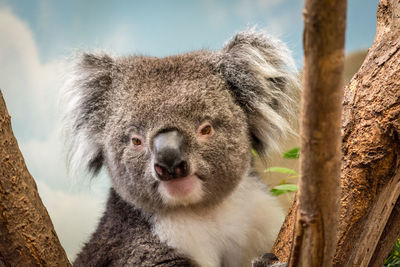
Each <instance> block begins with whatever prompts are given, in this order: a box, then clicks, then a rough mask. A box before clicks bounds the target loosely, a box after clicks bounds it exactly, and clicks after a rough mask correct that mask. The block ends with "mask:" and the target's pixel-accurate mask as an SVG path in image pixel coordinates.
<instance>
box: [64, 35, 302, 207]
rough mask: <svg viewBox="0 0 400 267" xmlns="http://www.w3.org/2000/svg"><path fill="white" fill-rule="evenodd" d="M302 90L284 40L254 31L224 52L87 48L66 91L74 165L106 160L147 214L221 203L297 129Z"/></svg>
mask: <svg viewBox="0 0 400 267" xmlns="http://www.w3.org/2000/svg"><path fill="white" fill-rule="evenodd" d="M298 89H299V84H298V81H297V76H296V72H295V68H294V64H293V63H292V60H291V58H290V55H289V52H288V51H287V49H286V48H285V46H284V45H283V44H282V43H280V42H278V41H276V40H273V39H271V38H270V37H267V36H265V35H263V34H262V33H257V32H254V31H245V32H241V33H238V34H237V35H236V36H235V37H234V38H233V39H232V40H231V41H230V42H228V44H227V45H226V46H225V47H224V48H223V49H222V50H221V51H213V52H210V51H196V52H191V53H187V54H182V55H176V56H169V57H165V58H155V57H144V56H130V57H110V56H108V55H105V54H84V55H82V56H81V57H80V59H79V62H78V64H77V66H76V69H75V73H74V79H73V82H72V83H71V84H70V85H69V86H68V87H67V90H65V91H64V100H65V102H66V103H67V106H66V114H65V117H64V119H65V125H66V133H67V136H66V137H67V139H66V140H67V145H68V148H69V157H70V162H71V165H72V167H75V166H76V165H83V166H84V167H86V168H87V169H88V170H89V171H91V172H93V173H94V174H96V173H97V172H98V171H99V170H100V169H101V168H102V167H103V166H105V167H106V169H107V171H108V173H109V176H110V178H111V181H112V185H113V188H114V189H115V190H116V192H117V193H118V194H119V195H120V196H121V197H122V198H123V199H124V200H125V201H127V202H128V203H131V204H133V205H135V206H136V207H139V208H141V209H143V210H146V211H150V212H163V211H166V210H171V209H181V208H185V207H192V208H193V207H205V206H210V205H215V204H217V203H219V202H220V201H221V200H223V199H224V198H225V197H226V196H228V195H229V194H230V193H231V192H232V191H233V190H234V189H235V188H236V187H237V185H238V183H239V182H240V180H241V179H242V178H243V177H244V176H245V174H246V172H248V171H249V169H250V162H251V149H252V148H254V149H255V150H256V151H257V152H258V153H259V154H260V155H261V156H262V157H265V156H266V155H267V154H268V152H269V151H270V150H271V148H272V149H273V148H275V147H276V146H277V144H278V143H279V139H280V137H282V136H283V135H284V134H285V133H287V132H288V131H290V124H289V120H290V118H291V117H293V113H294V112H295V107H296V105H297V101H296V99H295V96H296V95H297V91H298Z"/></svg>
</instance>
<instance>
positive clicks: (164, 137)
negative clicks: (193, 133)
mask: <svg viewBox="0 0 400 267" xmlns="http://www.w3.org/2000/svg"><path fill="white" fill-rule="evenodd" d="M183 141H184V140H183V136H182V134H180V133H179V132H178V131H177V130H171V131H167V132H162V133H159V134H157V135H156V136H155V137H154V154H155V160H154V170H155V171H156V173H157V176H158V178H159V179H160V180H163V181H168V180H172V179H176V178H180V177H185V176H186V175H188V173H189V166H188V163H187V160H186V158H185V157H184V153H183V146H184V142H183Z"/></svg>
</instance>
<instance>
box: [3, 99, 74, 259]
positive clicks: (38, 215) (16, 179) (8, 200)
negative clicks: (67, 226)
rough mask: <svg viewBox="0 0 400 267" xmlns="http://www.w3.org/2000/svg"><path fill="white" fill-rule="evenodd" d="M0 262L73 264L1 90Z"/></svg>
mask: <svg viewBox="0 0 400 267" xmlns="http://www.w3.org/2000/svg"><path fill="white" fill-rule="evenodd" d="M0 155H1V158H0V265H1V264H3V265H4V266H70V263H69V261H68V259H67V256H66V254H65V251H64V249H63V248H62V247H61V244H60V241H59V240H58V237H57V234H56V232H55V231H54V228H53V224H52V222H51V220H50V217H49V215H48V213H47V211H46V208H45V207H44V206H43V203H42V201H41V199H40V197H39V194H38V192H37V188H36V183H35V181H34V180H33V178H32V176H31V175H30V174H29V172H28V170H27V168H26V165H25V162H24V159H23V157H22V154H21V152H20V150H19V148H18V144H17V141H16V139H15V137H14V135H13V133H12V129H11V122H10V116H9V115H8V112H7V108H6V105H5V102H4V100H3V95H2V94H1V91H0Z"/></svg>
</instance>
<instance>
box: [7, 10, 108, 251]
mask: <svg viewBox="0 0 400 267" xmlns="http://www.w3.org/2000/svg"><path fill="white" fill-rule="evenodd" d="M0 40H1V41H0V66H1V71H0V88H1V90H2V92H3V94H4V98H5V100H6V104H7V107H8V111H9V113H10V115H11V117H12V123H13V127H14V134H15V135H16V137H17V139H18V141H19V144H20V148H21V151H22V153H23V155H24V157H25V160H26V163H27V166H28V169H29V170H30V172H31V173H32V175H33V177H34V178H35V179H36V182H37V184H38V189H39V193H40V195H41V197H42V200H43V202H44V204H45V205H46V207H47V208H48V211H49V214H50V216H51V218H52V220H53V223H54V226H55V228H56V231H57V234H58V236H59V238H60V240H61V242H62V245H63V246H64V248H65V249H66V251H67V254H68V255H69V257H70V258H73V257H74V255H75V253H76V252H77V251H78V250H79V248H80V246H81V244H82V243H83V242H84V240H86V239H87V237H88V235H89V234H90V233H91V232H92V231H94V229H95V226H96V224H97V221H98V218H99V216H100V215H101V213H102V210H103V208H102V207H103V206H104V199H105V198H106V197H105V192H106V191H107V188H108V187H109V184H108V182H107V180H106V179H104V178H103V179H100V181H96V182H98V184H96V183H94V184H93V185H92V187H91V188H88V186H87V184H86V185H84V186H83V189H81V190H80V191H78V190H77V186H71V182H70V181H69V180H68V178H67V175H66V168H65V164H64V160H63V156H62V144H61V141H60V137H59V135H58V129H59V128H58V127H57V124H56V122H57V98H58V88H60V87H61V83H62V79H61V77H62V74H63V72H65V69H66V66H67V64H66V62H65V61H64V60H62V59H61V60H54V61H51V62H46V63H43V62H41V61H40V57H39V53H38V49H37V45H36V42H35V39H34V35H33V34H32V32H31V30H30V28H29V26H28V25H27V24H26V23H24V22H23V21H22V20H20V19H19V18H18V17H16V16H15V15H14V14H13V12H12V11H11V10H10V9H7V8H0ZM72 191H74V193H73V192H72ZM77 191H78V192H77Z"/></svg>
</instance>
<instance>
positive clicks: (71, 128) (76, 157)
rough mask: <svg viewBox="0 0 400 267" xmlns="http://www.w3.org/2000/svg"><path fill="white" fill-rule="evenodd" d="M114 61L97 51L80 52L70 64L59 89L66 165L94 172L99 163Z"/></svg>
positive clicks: (96, 171)
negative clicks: (90, 52) (65, 78)
mask: <svg viewBox="0 0 400 267" xmlns="http://www.w3.org/2000/svg"><path fill="white" fill-rule="evenodd" d="M113 66H114V61H113V59H112V58H111V57H109V56H107V55H104V54H101V55H94V54H83V55H81V56H79V57H78V59H77V62H76V63H75V64H73V67H72V70H71V72H70V73H69V74H70V77H68V79H67V81H66V83H65V85H64V87H63V88H62V92H61V99H60V100H61V103H60V104H61V106H62V109H63V116H62V120H63V126H64V129H63V130H64V137H65V143H66V147H67V157H68V165H69V167H70V168H71V169H72V170H73V171H77V170H79V169H81V168H82V167H84V168H86V169H87V170H88V171H89V172H91V173H93V174H97V173H98V172H99V171H100V169H101V167H102V166H103V148H102V144H101V140H102V133H103V129H104V125H105V121H106V118H107V117H106V116H107V102H108V101H107V99H108V95H109V91H110V88H111V85H112V70H113Z"/></svg>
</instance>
